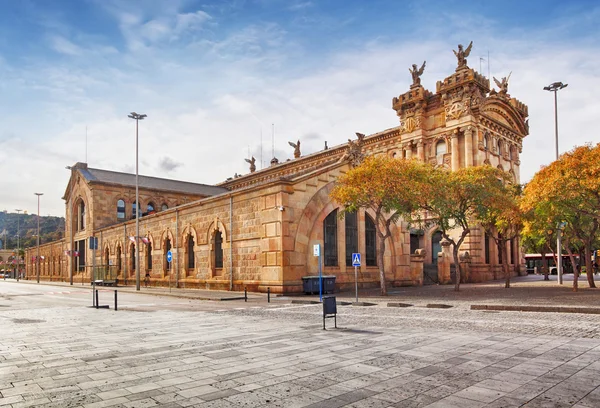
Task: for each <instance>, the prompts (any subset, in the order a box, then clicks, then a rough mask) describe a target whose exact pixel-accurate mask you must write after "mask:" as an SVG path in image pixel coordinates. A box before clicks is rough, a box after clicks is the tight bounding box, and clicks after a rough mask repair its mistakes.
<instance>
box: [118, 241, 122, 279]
mask: <svg viewBox="0 0 600 408" xmlns="http://www.w3.org/2000/svg"><path fill="white" fill-rule="evenodd" d="M122 266H123V264H122V262H121V246H120V245H119V246H118V247H117V273H121V268H122Z"/></svg>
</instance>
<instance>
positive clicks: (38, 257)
mask: <svg viewBox="0 0 600 408" xmlns="http://www.w3.org/2000/svg"><path fill="white" fill-rule="evenodd" d="M34 194H35V195H36V196H37V200H38V216H37V224H38V225H37V257H36V258H35V263H36V275H37V283H40V196H42V195H44V193H34Z"/></svg>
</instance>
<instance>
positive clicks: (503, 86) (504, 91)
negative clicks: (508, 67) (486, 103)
mask: <svg viewBox="0 0 600 408" xmlns="http://www.w3.org/2000/svg"><path fill="white" fill-rule="evenodd" d="M511 74H512V72H511V73H510V74H508V77H503V78H502V80H500V81H498V80H497V79H496V77H493V78H494V82H495V83H496V85H498V89H499V90H500V91H498V95H501V96H508V80H509V79H510V75H511Z"/></svg>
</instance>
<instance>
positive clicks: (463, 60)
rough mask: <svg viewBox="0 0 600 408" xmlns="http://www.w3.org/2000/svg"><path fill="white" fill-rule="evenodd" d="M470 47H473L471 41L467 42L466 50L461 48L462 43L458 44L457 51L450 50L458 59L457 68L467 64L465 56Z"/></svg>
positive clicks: (467, 54) (469, 51)
mask: <svg viewBox="0 0 600 408" xmlns="http://www.w3.org/2000/svg"><path fill="white" fill-rule="evenodd" d="M471 48H473V41H471V42H470V43H469V46H468V47H467V49H466V50H463V46H462V44H458V51H455V50H452V51H454V55H456V58H457V59H458V68H461V67H466V66H467V57H468V56H469V54H470V53H471Z"/></svg>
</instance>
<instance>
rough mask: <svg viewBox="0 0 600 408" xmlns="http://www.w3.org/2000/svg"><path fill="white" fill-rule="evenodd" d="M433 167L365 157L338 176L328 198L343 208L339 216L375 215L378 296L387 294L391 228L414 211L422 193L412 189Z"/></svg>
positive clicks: (386, 158)
mask: <svg viewBox="0 0 600 408" xmlns="http://www.w3.org/2000/svg"><path fill="white" fill-rule="evenodd" d="M432 170H433V168H432V167H431V166H429V165H426V164H424V163H421V162H418V161H416V160H397V159H391V158H388V157H376V156H369V157H367V158H366V159H365V160H364V161H363V162H362V163H361V164H360V165H359V166H357V167H355V168H353V169H351V170H350V171H348V172H347V173H346V174H344V175H342V176H341V177H340V178H339V179H338V180H337V182H336V185H335V187H334V188H333V190H332V192H331V193H330V196H331V198H332V199H333V200H335V201H336V202H338V203H339V204H340V205H342V206H343V209H342V211H341V216H343V215H344V214H345V213H349V212H355V211H357V210H358V209H359V208H363V209H370V210H372V211H373V212H374V214H375V225H376V226H377V228H376V230H377V243H378V251H377V265H378V266H379V279H380V282H381V294H382V295H384V296H385V295H387V288H386V281H385V270H384V264H383V255H384V253H385V247H386V240H387V239H388V238H389V237H390V236H391V235H392V232H391V228H390V227H391V225H392V224H393V223H395V222H397V221H398V219H399V218H400V217H401V216H406V215H408V214H410V213H412V212H413V211H415V209H416V208H417V207H416V205H417V204H418V203H419V199H418V197H417V195H418V194H420V192H421V191H422V189H420V188H415V186H416V185H417V184H419V183H421V182H422V181H423V180H425V179H426V178H427V174H428V173H429V172H431V171H432Z"/></svg>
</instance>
